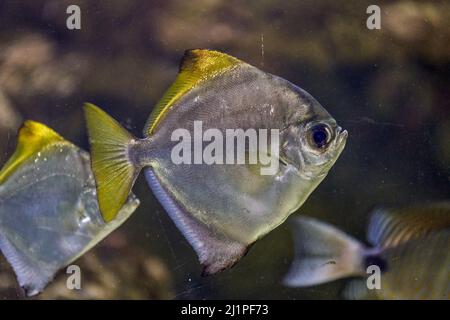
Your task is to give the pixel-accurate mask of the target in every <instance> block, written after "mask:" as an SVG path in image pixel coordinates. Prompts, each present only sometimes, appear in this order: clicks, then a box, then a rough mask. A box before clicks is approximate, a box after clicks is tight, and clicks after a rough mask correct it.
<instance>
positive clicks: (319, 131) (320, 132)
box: [312, 126, 328, 148]
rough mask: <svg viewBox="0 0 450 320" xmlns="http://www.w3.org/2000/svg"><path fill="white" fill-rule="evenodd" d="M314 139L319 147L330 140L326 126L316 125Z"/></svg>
mask: <svg viewBox="0 0 450 320" xmlns="http://www.w3.org/2000/svg"><path fill="white" fill-rule="evenodd" d="M312 139H313V141H314V143H315V145H316V146H317V147H318V148H323V147H324V146H325V145H326V144H327V142H328V132H327V130H326V129H325V127H324V126H316V127H314V128H313V130H312Z"/></svg>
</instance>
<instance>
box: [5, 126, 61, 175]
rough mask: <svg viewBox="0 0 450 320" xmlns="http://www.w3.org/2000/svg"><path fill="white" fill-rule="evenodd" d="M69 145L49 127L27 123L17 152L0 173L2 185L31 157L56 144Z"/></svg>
mask: <svg viewBox="0 0 450 320" xmlns="http://www.w3.org/2000/svg"><path fill="white" fill-rule="evenodd" d="M61 142H65V143H69V142H67V141H66V140H64V138H63V137H61V136H60V135H59V134H57V133H56V132H55V131H53V130H52V129H50V128H49V127H47V126H45V125H43V124H41V123H39V122H35V121H31V120H28V121H25V123H24V124H23V126H22V127H21V128H20V130H19V137H18V142H17V147H16V151H15V152H14V154H13V155H12V156H11V158H10V159H9V160H8V161H7V162H6V164H5V165H4V166H3V168H2V170H1V171H0V184H1V183H3V182H5V181H6V179H7V178H8V177H9V176H10V175H11V174H12V173H13V172H14V171H15V170H16V169H17V167H19V166H20V164H21V163H23V162H24V161H25V160H26V159H28V158H29V157H31V156H33V155H35V154H37V153H38V152H40V151H42V149H43V148H45V147H46V146H49V145H51V144H54V143H61Z"/></svg>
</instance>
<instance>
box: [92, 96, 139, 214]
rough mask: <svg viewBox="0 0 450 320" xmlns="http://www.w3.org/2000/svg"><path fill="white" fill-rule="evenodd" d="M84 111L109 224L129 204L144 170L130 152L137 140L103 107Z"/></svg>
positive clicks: (101, 204) (101, 203)
mask: <svg viewBox="0 0 450 320" xmlns="http://www.w3.org/2000/svg"><path fill="white" fill-rule="evenodd" d="M84 108H85V114H86V121H87V127H88V133H89V142H90V144H91V160H92V170H93V172H94V176H95V181H96V184H97V198H98V203H99V207H100V211H101V213H102V216H103V219H104V220H105V221H106V222H109V221H111V220H113V219H114V218H115V217H116V215H117V214H118V213H119V210H120V209H121V208H122V207H123V205H124V204H125V202H126V201H127V198H128V195H129V193H130V191H131V188H132V187H133V184H134V181H135V180H136V177H137V175H138V174H139V171H140V167H138V166H136V165H135V164H133V163H132V162H131V161H130V159H129V152H128V149H129V146H130V144H132V143H133V141H136V139H134V138H133V136H132V135H131V134H130V133H128V132H127V131H126V130H125V129H124V128H122V126H121V125H120V124H119V123H118V122H117V121H116V120H114V119H113V118H111V117H110V116H109V115H108V114H107V113H106V112H104V111H103V110H101V109H100V108H98V107H96V106H94V105H93V104H89V103H87V104H85V107H84Z"/></svg>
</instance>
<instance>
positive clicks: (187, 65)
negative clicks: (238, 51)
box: [144, 49, 243, 135]
mask: <svg viewBox="0 0 450 320" xmlns="http://www.w3.org/2000/svg"><path fill="white" fill-rule="evenodd" d="M240 63H243V62H242V61H241V60H239V59H236V58H234V57H232V56H229V55H227V54H225V53H221V52H218V51H213V50H206V49H193V50H187V51H186V52H185V53H184V57H183V59H182V61H181V65H180V70H179V73H178V76H177V78H176V79H175V81H174V82H173V83H172V85H171V86H170V87H169V89H167V91H166V92H165V94H164V95H163V97H162V98H161V100H159V102H158V103H157V105H156V106H155V108H154V109H153V111H152V113H151V114H150V117H149V119H148V121H147V124H146V126H145V129H144V134H146V135H151V134H152V133H153V132H154V130H155V128H156V126H157V125H158V123H159V122H160V121H161V119H162V118H163V117H164V115H165V114H166V113H167V111H168V110H169V109H170V107H171V106H172V105H173V104H174V103H175V102H176V101H177V100H178V99H180V97H182V96H183V95H184V94H185V93H187V92H188V91H189V90H191V89H192V88H194V87H196V86H197V85H199V84H200V83H201V82H203V81H206V80H209V79H211V78H213V77H215V76H217V75H219V74H221V73H223V72H224V71H226V70H228V69H230V68H232V67H234V66H236V65H238V64H240Z"/></svg>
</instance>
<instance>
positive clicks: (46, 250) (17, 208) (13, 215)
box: [0, 121, 139, 296]
mask: <svg viewBox="0 0 450 320" xmlns="http://www.w3.org/2000/svg"><path fill="white" fill-rule="evenodd" d="M138 205H139V200H138V199H137V198H136V197H135V196H134V195H133V194H130V196H129V197H128V199H127V201H126V202H125V203H124V206H123V208H122V209H121V210H119V212H118V214H117V216H116V218H115V219H113V220H111V221H110V222H108V223H105V222H104V220H103V218H102V216H101V214H100V211H99V207H98V202H97V195H96V189H95V181H94V177H93V174H92V171H91V167H90V157H89V154H88V153H87V152H85V151H83V150H80V149H79V148H78V147H77V146H75V145H73V144H72V143H70V142H68V141H66V140H64V138H62V137H61V136H59V135H58V134H57V133H56V132H54V131H53V130H51V129H50V128H48V127H46V126H44V125H43V124H40V123H38V122H34V121H26V122H25V124H24V125H23V127H22V128H21V129H20V131H19V137H18V145H17V148H16V151H15V153H14V154H13V156H12V157H11V158H10V159H9V161H8V162H7V163H6V164H5V166H4V167H3V169H2V170H1V171H0V249H1V251H2V252H3V254H4V255H5V257H6V259H7V260H8V262H9V263H10V264H11V266H12V267H13V269H14V272H15V273H16V276H17V280H18V282H19V285H20V286H21V287H22V288H24V290H25V292H26V294H27V295H28V296H31V295H35V294H37V293H39V292H41V291H42V290H43V289H44V288H45V286H46V285H47V284H48V283H49V282H50V281H51V280H52V279H53V277H54V275H55V273H56V272H57V271H58V270H59V269H60V268H62V267H64V266H66V265H68V264H70V263H71V262H73V261H75V260H76V259H77V258H78V257H80V256H81V255H82V254H84V253H85V252H86V251H88V250H89V249H90V248H92V247H93V246H94V245H95V244H97V243H98V242H99V241H100V240H102V239H103V238H104V237H106V236H107V235H108V234H109V233H111V232H112V231H113V230H114V229H116V228H117V227H118V226H120V225H121V224H122V223H123V222H124V221H125V220H126V219H127V218H128V217H129V216H130V215H131V213H133V211H134V210H135V209H136V208H137V207H138Z"/></svg>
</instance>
